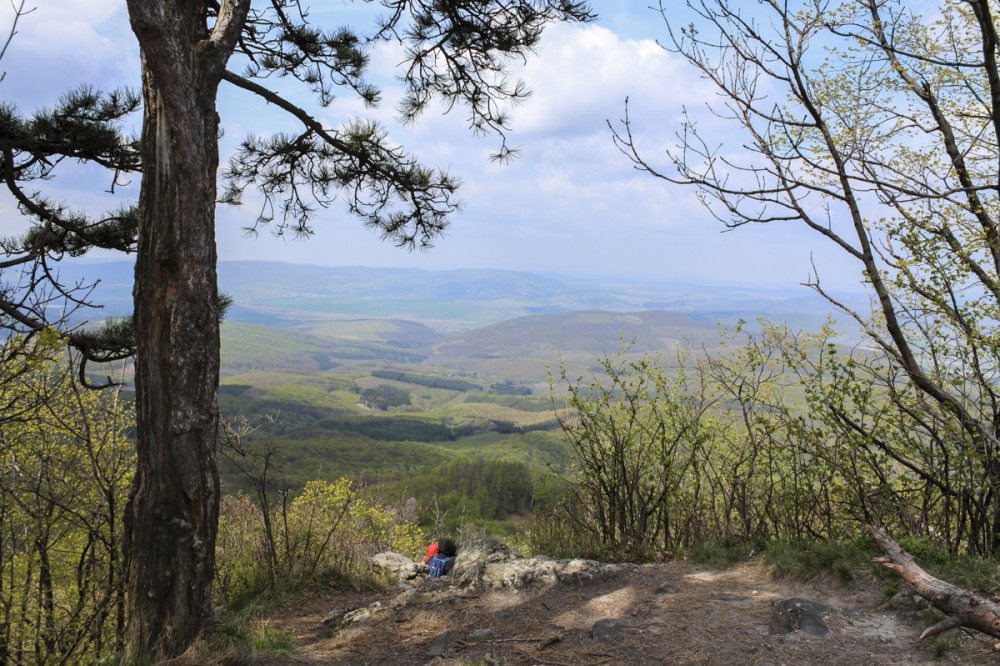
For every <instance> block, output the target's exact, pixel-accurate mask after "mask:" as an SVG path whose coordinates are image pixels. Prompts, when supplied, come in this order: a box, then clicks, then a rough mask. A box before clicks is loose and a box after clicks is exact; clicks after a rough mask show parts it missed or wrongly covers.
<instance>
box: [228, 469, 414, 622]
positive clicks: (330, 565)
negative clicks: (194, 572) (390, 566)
mask: <svg viewBox="0 0 1000 666" xmlns="http://www.w3.org/2000/svg"><path fill="white" fill-rule="evenodd" d="M271 513H272V515H274V516H275V519H276V520H277V522H278V523H279V527H278V528H277V529H275V530H273V531H272V534H271V536H270V539H269V538H268V534H267V530H266V529H265V525H264V520H263V515H264V514H263V512H262V510H261V507H260V504H259V502H257V501H254V500H251V499H250V498H249V497H247V496H246V495H242V494H237V495H230V496H226V497H224V498H223V501H222V506H221V510H220V517H219V536H218V540H217V543H218V548H217V550H218V554H217V556H216V571H217V573H216V593H217V594H218V596H219V600H220V602H222V603H226V604H233V603H238V602H240V601H241V600H245V599H247V598H253V597H255V596H257V595H260V594H262V593H267V592H269V591H271V590H274V589H281V590H288V589H297V588H300V587H302V586H304V585H310V584H315V583H316V582H318V581H320V580H326V581H350V580H353V579H355V578H357V577H358V576H360V575H362V574H363V573H364V572H365V571H366V569H367V558H368V557H369V556H371V555H374V554H375V553H378V552H381V551H383V550H393V551H395V552H398V553H403V554H405V555H408V556H410V557H414V558H416V557H418V556H419V555H420V553H421V551H422V549H423V547H424V546H425V545H426V544H425V537H424V535H423V533H422V532H421V531H420V529H419V528H418V527H417V526H416V525H414V524H412V523H409V522H406V521H404V520H401V519H400V518H399V514H398V512H396V511H395V510H393V509H391V508H389V507H386V506H384V505H382V504H380V503H378V502H374V501H372V500H370V499H367V498H365V497H363V496H362V495H361V494H359V492H358V490H357V488H355V486H354V484H353V482H351V481H350V480H348V479H340V480H338V481H336V482H334V483H328V482H326V481H312V482H310V483H309V484H307V485H306V487H305V488H304V489H303V491H302V492H301V493H299V494H298V495H297V496H296V497H295V498H294V499H293V500H292V501H291V502H290V503H288V501H287V499H283V500H282V501H281V502H280V503H278V505H277V506H275V507H274V508H273V509H272V511H271Z"/></svg>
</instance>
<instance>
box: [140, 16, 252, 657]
mask: <svg viewBox="0 0 1000 666" xmlns="http://www.w3.org/2000/svg"><path fill="white" fill-rule="evenodd" d="M248 7H249V0H233V1H231V2H224V3H223V9H221V10H220V12H219V16H220V18H219V19H218V21H217V22H216V26H215V29H214V30H213V31H212V33H211V34H210V33H209V30H208V28H207V26H206V11H205V3H204V2H196V1H190V0H188V1H186V2H185V1H184V0H181V1H180V2H178V1H177V0H173V1H164V0H129V1H128V8H129V15H130V19H131V22H132V28H133V31H134V32H135V34H136V36H137V37H138V39H139V44H140V47H141V49H142V68H143V98H144V102H145V110H144V116H143V130H142V157H143V178H142V187H141V190H140V195H139V237H138V252H137V259H136V269H135V288H134V298H135V328H136V336H137V340H136V342H137V359H136V373H135V385H136V420H137V435H136V437H137V444H136V446H137V469H136V475H135V481H134V483H133V487H132V491H131V496H130V500H129V506H128V508H127V510H126V521H127V523H126V550H127V563H128V631H127V641H128V645H127V655H128V658H129V659H143V658H153V659H161V658H169V657H173V656H176V655H178V654H181V653H182V652H184V650H186V649H187V647H188V646H189V645H190V644H191V642H192V641H194V640H195V639H196V638H197V637H198V636H199V635H201V634H202V633H203V632H204V630H205V629H206V628H207V627H208V625H209V623H210V620H211V617H212V616H211V585H212V578H213V576H214V571H215V537H216V531H217V526H218V508H219V480H218V471H217V466H216V458H215V438H216V429H217V425H218V408H217V403H216V394H217V390H218V384H219V312H218V293H217V282H216V270H215V265H216V250H215V202H216V171H217V169H218V163H219V149H218V129H219V127H218V126H219V120H218V114H217V113H216V110H215V98H216V93H217V89H218V85H219V82H220V81H221V76H222V70H223V68H224V66H225V62H226V60H227V59H228V56H229V54H230V53H231V52H232V44H233V43H235V36H236V35H238V34H239V28H240V26H241V25H242V22H243V20H244V19H245V16H246V8H248ZM234 8H235V9H237V10H240V9H242V13H241V12H240V11H237V12H236V13H235V15H234V14H233V13H232V12H233V9H234ZM234 21H235V23H236V25H234V24H233V22H234ZM217 33H218V34H217Z"/></svg>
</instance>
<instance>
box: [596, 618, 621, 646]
mask: <svg viewBox="0 0 1000 666" xmlns="http://www.w3.org/2000/svg"><path fill="white" fill-rule="evenodd" d="M590 637H591V638H592V639H594V640H595V641H600V642H601V643H612V642H614V643H621V642H622V641H623V640H625V631H624V630H623V628H622V624H621V622H619V621H618V620H612V619H608V620H598V621H597V622H595V623H594V626H593V627H591V628H590Z"/></svg>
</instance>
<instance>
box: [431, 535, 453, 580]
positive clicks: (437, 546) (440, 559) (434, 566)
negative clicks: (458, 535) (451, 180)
mask: <svg viewBox="0 0 1000 666" xmlns="http://www.w3.org/2000/svg"><path fill="white" fill-rule="evenodd" d="M457 552H458V546H456V545H455V542H454V541H452V540H451V539H448V538H445V539H439V540H438V541H437V542H435V543H432V544H431V545H430V547H428V548H427V559H426V560H424V562H425V563H426V564H427V565H428V566H429V567H430V573H429V574H428V575H429V576H430V577H431V578H440V577H441V576H447V575H448V574H449V573H450V572H451V570H452V568H453V567H454V566H455V554H456V553H457Z"/></svg>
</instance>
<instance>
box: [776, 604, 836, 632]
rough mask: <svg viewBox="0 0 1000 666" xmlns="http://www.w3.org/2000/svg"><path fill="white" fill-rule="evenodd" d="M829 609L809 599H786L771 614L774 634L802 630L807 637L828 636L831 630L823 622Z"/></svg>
mask: <svg viewBox="0 0 1000 666" xmlns="http://www.w3.org/2000/svg"><path fill="white" fill-rule="evenodd" d="M826 611H827V607H826V606H824V605H823V604H820V603H816V602H815V601H809V600H807V599H798V598H795V599H786V600H785V601H782V602H780V603H777V604H775V606H774V612H773V613H772V614H771V625H770V631H771V633H772V634H789V633H791V632H793V631H795V630H800V631H801V632H802V633H804V634H806V635H807V636H817V637H822V636H826V635H827V634H828V633H829V632H830V629H829V628H828V627H827V626H826V624H825V623H824V622H823V615H825V614H826Z"/></svg>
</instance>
